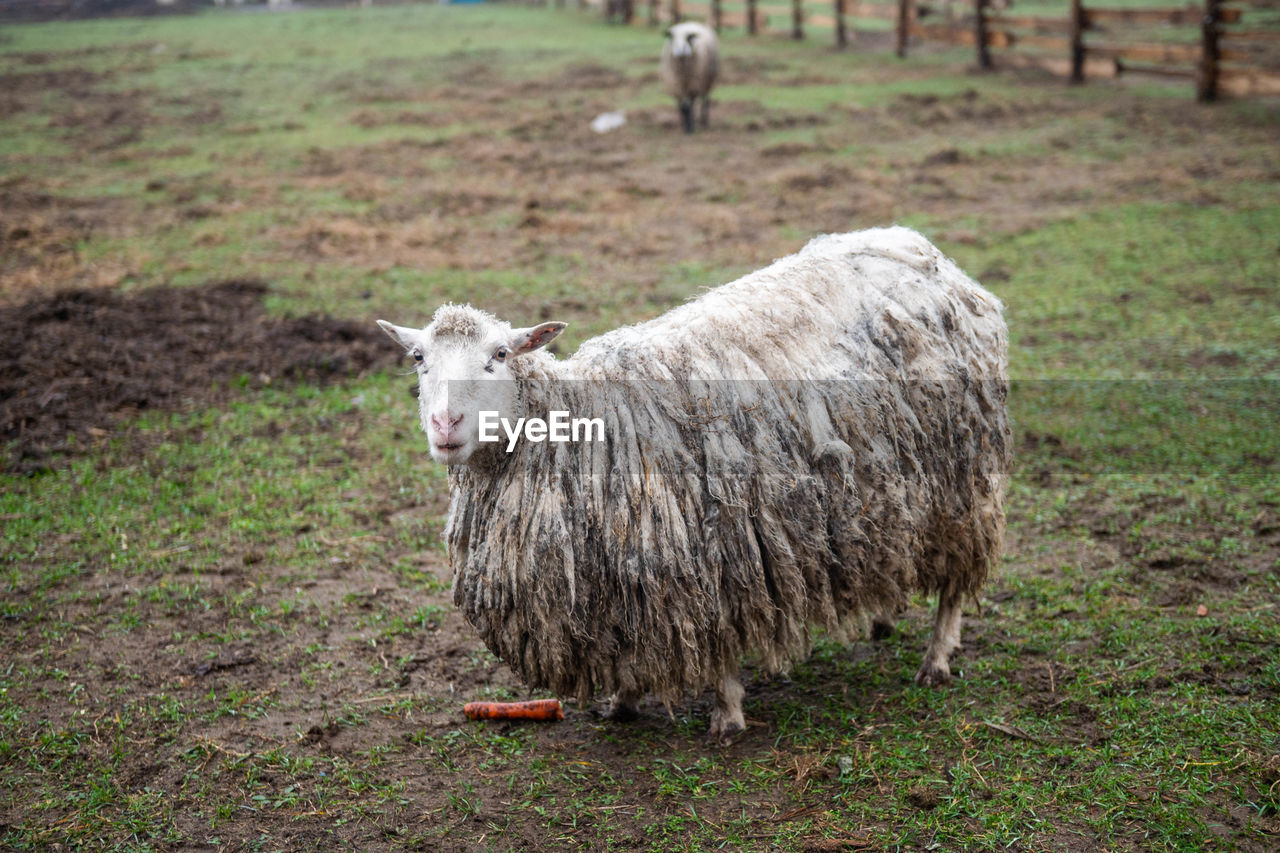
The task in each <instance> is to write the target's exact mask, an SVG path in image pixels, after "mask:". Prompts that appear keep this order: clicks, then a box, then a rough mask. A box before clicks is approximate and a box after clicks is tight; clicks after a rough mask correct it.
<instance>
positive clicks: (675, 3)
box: [671, 0, 683, 24]
mask: <svg viewBox="0 0 1280 853" xmlns="http://www.w3.org/2000/svg"><path fill="white" fill-rule="evenodd" d="M682 20H683V18H681V17H680V0H671V23H673V24H678V23H680V21H682Z"/></svg>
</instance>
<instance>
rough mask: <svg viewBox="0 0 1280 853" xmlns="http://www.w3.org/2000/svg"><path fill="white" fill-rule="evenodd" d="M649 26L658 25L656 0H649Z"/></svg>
mask: <svg viewBox="0 0 1280 853" xmlns="http://www.w3.org/2000/svg"><path fill="white" fill-rule="evenodd" d="M649 26H651V27H656V26H658V0H649Z"/></svg>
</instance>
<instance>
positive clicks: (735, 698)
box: [707, 672, 747, 746]
mask: <svg viewBox="0 0 1280 853" xmlns="http://www.w3.org/2000/svg"><path fill="white" fill-rule="evenodd" d="M746 692H747V691H746V690H744V689H743V688H742V682H741V681H740V680H738V674H737V673H736V672H729V673H725V674H724V676H723V677H722V678H721V679H720V684H719V686H718V687H716V708H715V710H714V711H712V712H711V728H710V729H709V730H708V731H707V738H708V739H709V740H711V741H712V742H713V743H719V744H721V745H722V746H727V745H728V744H729V742H730V741H732V740H733V736H734V735H736V734H737V733H738V732H740V731H742V730H744V729H745V728H746V727H747V721H746V718H744V717H743V716H742V697H743V696H744V695H746Z"/></svg>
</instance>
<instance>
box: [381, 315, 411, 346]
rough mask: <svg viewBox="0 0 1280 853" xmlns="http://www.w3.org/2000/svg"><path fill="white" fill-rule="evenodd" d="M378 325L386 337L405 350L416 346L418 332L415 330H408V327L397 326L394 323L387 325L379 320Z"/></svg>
mask: <svg viewBox="0 0 1280 853" xmlns="http://www.w3.org/2000/svg"><path fill="white" fill-rule="evenodd" d="M378 325H379V326H380V327H381V328H382V331H384V332H386V333H387V337H389V338H391V340H393V341H395V342H396V343H398V344H399V345H400V346H402V347H404V348H405V349H407V350H410V349H413V348H414V347H416V346H417V345H418V335H419V331H418V330H417V329H410V328H409V327H408V326H397V325H395V324H394V323H388V322H387V321H386V320H379V321H378Z"/></svg>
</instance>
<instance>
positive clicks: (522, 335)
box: [511, 321, 569, 355]
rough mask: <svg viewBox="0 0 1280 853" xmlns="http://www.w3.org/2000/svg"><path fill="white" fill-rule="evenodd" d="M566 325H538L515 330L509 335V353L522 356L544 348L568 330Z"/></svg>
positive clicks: (553, 323)
mask: <svg viewBox="0 0 1280 853" xmlns="http://www.w3.org/2000/svg"><path fill="white" fill-rule="evenodd" d="M568 326H569V324H568V323H558V322H554V321H553V322H550V323H540V324H539V325H537V326H533V327H531V328H528V329H516V330H515V331H514V332H512V333H511V351H512V352H514V353H515V354H516V355H524V354H525V353H527V352H533V351H534V350H536V349H540V348H542V347H545V346H546V345H547V344H549V343H551V342H552V341H554V340H555V339H556V338H558V337H559V336H560V333H561V332H563V331H564V330H565V329H566V328H568Z"/></svg>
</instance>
